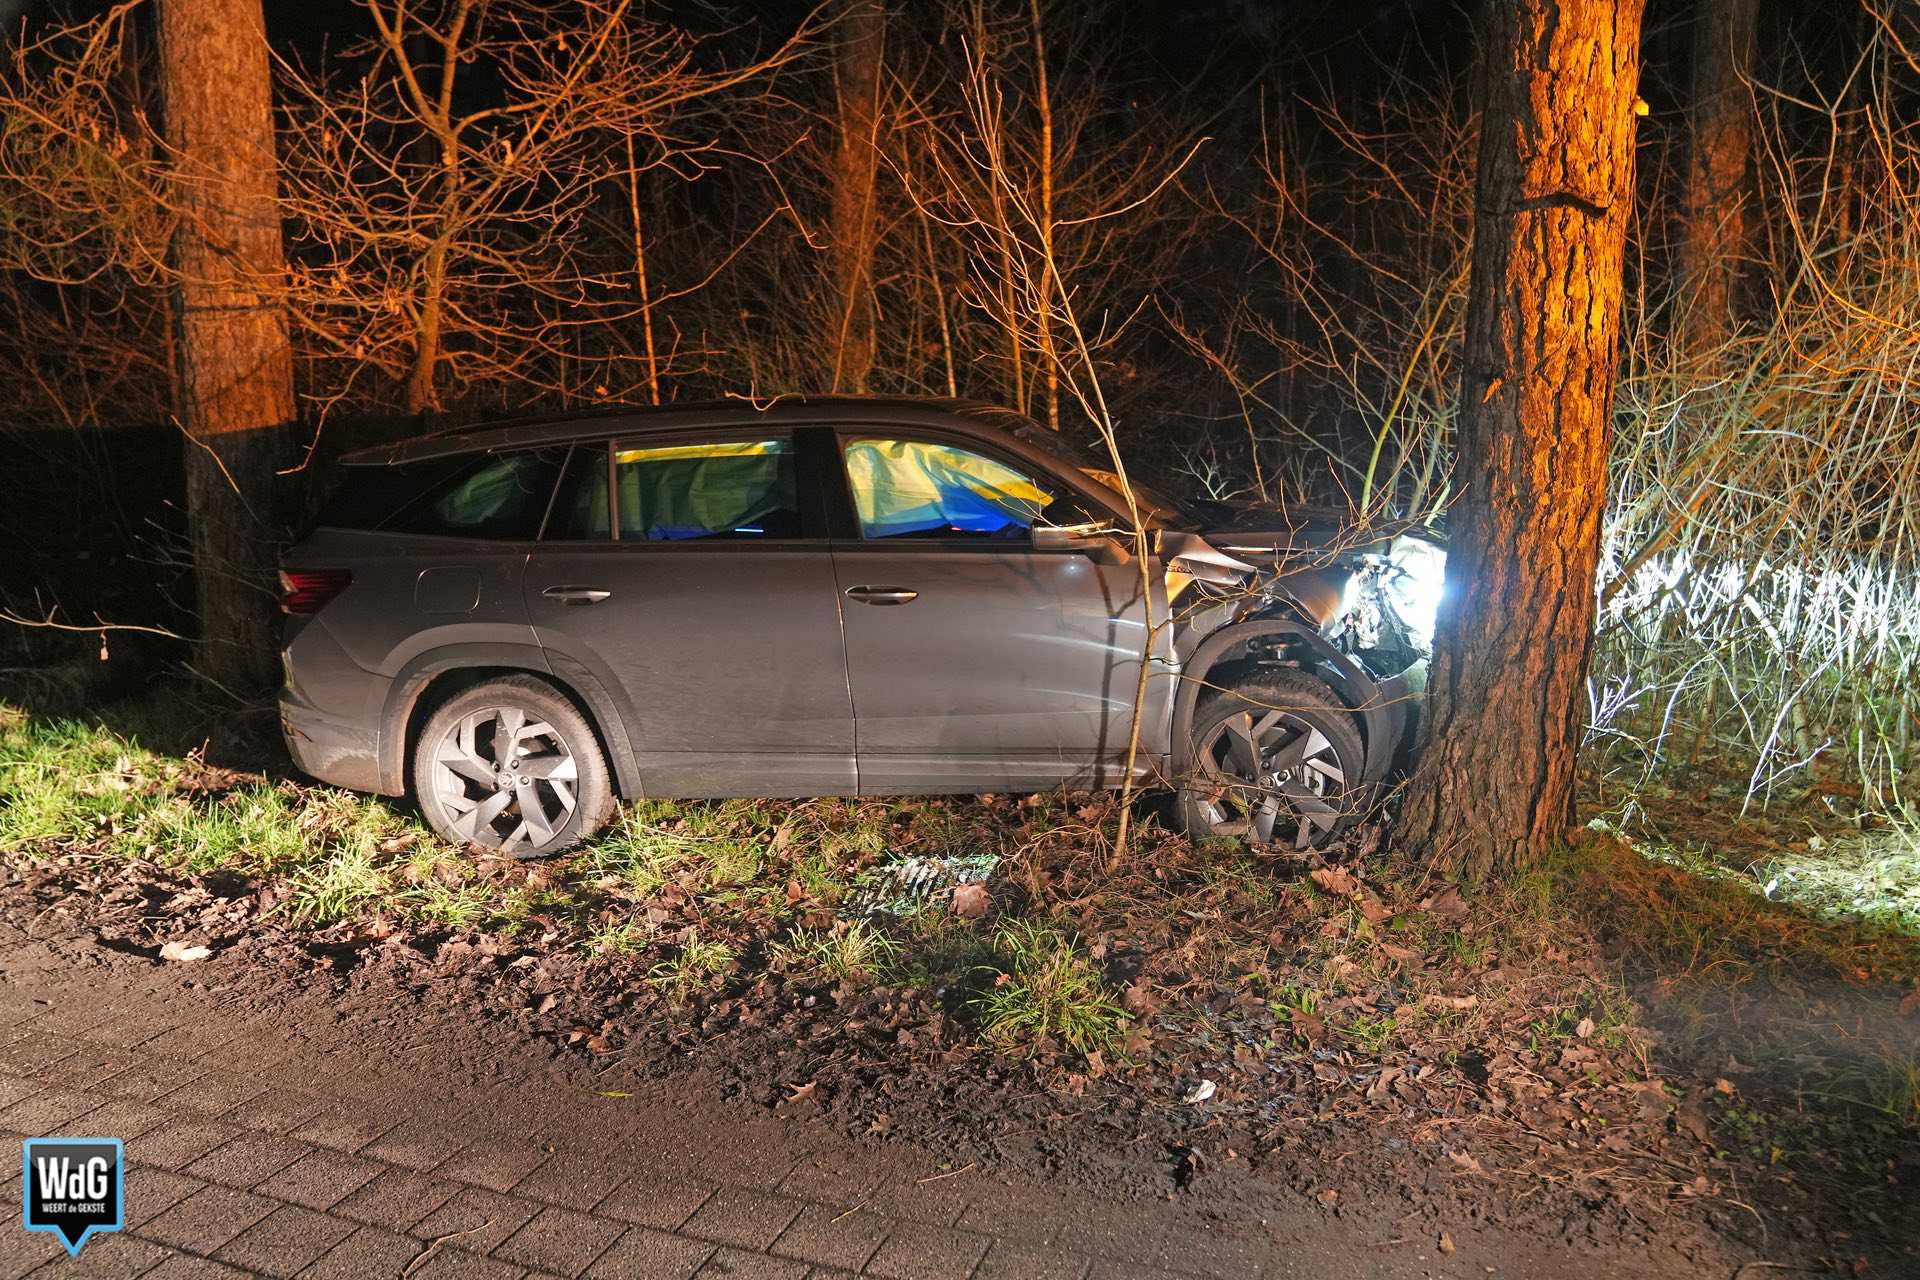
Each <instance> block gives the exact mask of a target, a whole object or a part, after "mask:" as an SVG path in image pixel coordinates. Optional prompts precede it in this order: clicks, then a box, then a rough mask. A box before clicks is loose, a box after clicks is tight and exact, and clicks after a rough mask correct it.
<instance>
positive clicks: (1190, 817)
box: [1180, 671, 1373, 849]
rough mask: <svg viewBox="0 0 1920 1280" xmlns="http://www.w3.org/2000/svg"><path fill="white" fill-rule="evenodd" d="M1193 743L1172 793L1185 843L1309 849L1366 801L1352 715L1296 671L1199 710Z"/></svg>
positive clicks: (1271, 674) (1361, 749) (1255, 682)
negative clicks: (1199, 840)
mask: <svg viewBox="0 0 1920 1280" xmlns="http://www.w3.org/2000/svg"><path fill="white" fill-rule="evenodd" d="M1192 742H1193V751H1192V757H1191V758H1192V762H1193V763H1192V768H1191V773H1190V775H1189V776H1188V778H1187V779H1186V780H1185V782H1184V785H1183V786H1182V788H1181V791H1180V817H1181V820H1182V822H1183V824H1184V825H1185V827H1186V829H1187V832H1188V834H1190V835H1195V836H1228V837H1232V838H1235V839H1239V840H1244V841H1246V842H1247V843H1249V844H1287V845H1292V846H1293V847H1294V848H1296V849H1309V848H1314V847H1316V846H1319V845H1323V844H1325V843H1327V842H1328V841H1329V840H1331V839H1332V838H1333V837H1334V836H1336V835H1338V834H1339V833H1340V832H1341V831H1342V830H1344V829H1345V828H1346V827H1348V826H1349V825H1351V824H1352V823H1353V821H1354V820H1355V819H1356V818H1358V817H1360V816H1361V815H1362V814H1363V813H1365V812H1366V810H1367V808H1368V806H1369V803H1370V801H1371V797H1372V794H1373V788H1372V787H1370V786H1368V785H1367V784H1366V783H1365V782H1364V781H1363V779H1362V769H1363V766H1364V764H1365V758H1366V748H1365V744H1364V743H1363V742H1362V741H1361V738H1360V730H1359V727H1358V725H1357V724H1356V723H1355V722H1354V717H1353V713H1352V712H1351V711H1349V710H1348V709H1347V707H1346V705H1345V704H1344V703H1342V702H1341V701H1340V698H1339V696H1338V695H1337V694H1335V693H1334V691H1333V690H1332V689H1331V688H1329V687H1328V686H1327V685H1326V684H1325V682H1323V681H1320V680H1316V679H1314V678H1313V677H1312V676H1309V675H1304V674H1302V673H1300V672H1296V671H1267V672H1262V673H1260V674H1259V675H1257V676H1254V677H1252V678H1250V679H1249V680H1247V681H1246V682H1245V683H1243V684H1241V685H1240V686H1239V687H1238V688H1235V689H1231V690H1225V691H1223V692H1221V693H1218V694H1215V695H1214V696H1213V697H1211V698H1209V699H1208V700H1206V701H1205V702H1203V703H1201V704H1200V707H1199V709H1198V710H1197V711H1196V712H1195V714H1194V723H1193V738H1192Z"/></svg>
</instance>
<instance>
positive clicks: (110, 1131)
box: [87, 1098, 167, 1142]
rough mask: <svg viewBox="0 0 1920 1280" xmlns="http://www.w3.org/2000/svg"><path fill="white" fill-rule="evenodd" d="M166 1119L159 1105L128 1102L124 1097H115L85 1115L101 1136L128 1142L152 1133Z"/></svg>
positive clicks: (165, 1114)
mask: <svg viewBox="0 0 1920 1280" xmlns="http://www.w3.org/2000/svg"><path fill="white" fill-rule="evenodd" d="M166 1120H167V1112H166V1111H165V1110H164V1109H163V1108H160V1107H156V1106H153V1105H151V1104H149V1103H145V1102H129V1101H128V1100H127V1099H125V1098H116V1099H114V1100H113V1101H112V1102H109V1103H107V1105H106V1106H104V1107H101V1108H100V1109H99V1110H98V1111H94V1112H92V1113H90V1114H89V1115H88V1116H87V1123H88V1124H89V1125H92V1126H93V1127H94V1129H95V1130H96V1131H97V1135H98V1136H99V1137H102V1138H118V1139H120V1140H121V1141H122V1142H130V1141H132V1140H133V1139H135V1138H138V1137H140V1136H142V1135H143V1134H148V1133H152V1132H153V1131H154V1130H155V1129H158V1128H159V1127H160V1126H161V1125H162V1124H165V1123H166Z"/></svg>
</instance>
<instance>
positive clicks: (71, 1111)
mask: <svg viewBox="0 0 1920 1280" xmlns="http://www.w3.org/2000/svg"><path fill="white" fill-rule="evenodd" d="M106 1101H107V1099H106V1098H104V1097H102V1096H101V1095H100V1094H97V1093H79V1092H77V1091H74V1090H71V1089H48V1090H46V1091H45V1092H42V1093H36V1094H34V1095H33V1096H32V1097H31V1098H27V1099H25V1100H24V1101H21V1102H16V1103H14V1104H13V1105H12V1106H10V1107H8V1108H7V1109H6V1110H5V1111H0V1127H4V1128H7V1129H11V1130H13V1131H15V1132H17V1133H24V1134H26V1135H27V1136H28V1137H30V1138H39V1137H44V1136H45V1135H47V1134H50V1133H61V1132H65V1131H67V1130H68V1129H69V1127H70V1126H71V1125H73V1124H74V1123H76V1122H78V1121H79V1120H81V1119H83V1118H84V1117H85V1116H86V1114H87V1113H88V1112H90V1111H97V1110H99V1109H100V1108H101V1107H102V1106H104V1105H105V1104H106ZM84 1136H86V1137H95V1136H98V1135H95V1134H91V1133H89V1134H86V1135H84Z"/></svg>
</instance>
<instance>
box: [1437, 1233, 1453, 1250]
mask: <svg viewBox="0 0 1920 1280" xmlns="http://www.w3.org/2000/svg"><path fill="white" fill-rule="evenodd" d="M1440 1252H1442V1253H1452V1252H1453V1237H1452V1236H1451V1235H1449V1234H1447V1233H1446V1232H1445V1231H1442V1232H1441V1233H1440Z"/></svg>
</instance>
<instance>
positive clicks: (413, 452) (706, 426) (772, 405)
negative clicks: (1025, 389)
mask: <svg viewBox="0 0 1920 1280" xmlns="http://www.w3.org/2000/svg"><path fill="white" fill-rule="evenodd" d="M756 424H765V425H766V426H768V427H796V426H822V425H824V426H894V427H902V426H904V427H939V428H943V429H946V430H950V431H954V430H957V431H959V432H961V433H963V434H966V435H970V436H974V437H977V438H995V439H1004V438H1005V437H1006V436H1007V435H1008V434H1010V433H1012V432H1015V431H1018V430H1020V429H1021V428H1029V429H1031V428H1033V427H1034V424H1033V422H1032V420H1031V419H1029V418H1026V417H1024V416H1022V415H1021V414H1018V413H1015V412H1014V411H1013V410H1011V409H1006V408H1002V407H1001V406H999V405H994V404H988V403H986V402H984V401H977V400H949V399H931V398H928V399H915V398H909V397H900V396H798V395H793V396H777V397H773V398H770V399H765V400H753V399H747V398H744V397H742V398H738V399H726V400H706V401H697V402H691V403H684V404H670V405H658V406H635V407H625V408H618V409H605V410H591V411H583V412H578V413H565V414H550V415H545V416H542V417H537V418H518V419H511V420H505V421H492V422H480V423H474V424H472V425H470V426H463V427H455V428H451V429H448V430H444V431H435V432H431V433H429V434H427V435H420V436H414V437H412V438H410V439H406V440H400V441H396V442H395V443H393V444H383V445H376V446H374V447H372V448H367V449H357V450H355V451H353V452H352V453H348V454H345V455H343V456H342V457H341V459H340V461H341V462H342V463H345V464H346V465H348V466H379V465H392V464H395V463H401V462H415V461H419V460H421V459H425V458H441V457H447V456H450V455H454V454H462V453H483V452H486V451H489V450H494V449H506V448H520V447H524V446H528V445H541V444H554V443H563V442H566V441H569V440H578V439H583V438H585V439H591V438H596V437H603V436H611V435H617V436H620V437H621V438H622V439H632V438H639V437H644V436H649V435H674V434H680V433H683V432H688V431H710V430H712V431H717V430H725V429H729V428H733V427H742V426H753V425H756Z"/></svg>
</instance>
